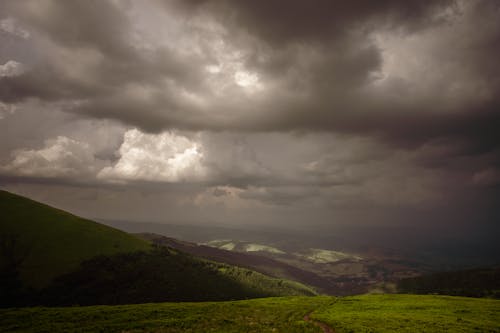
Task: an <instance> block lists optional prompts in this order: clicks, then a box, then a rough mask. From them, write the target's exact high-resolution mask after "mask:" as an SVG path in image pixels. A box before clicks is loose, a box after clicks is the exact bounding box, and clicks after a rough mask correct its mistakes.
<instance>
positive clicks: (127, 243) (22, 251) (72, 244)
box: [0, 191, 150, 288]
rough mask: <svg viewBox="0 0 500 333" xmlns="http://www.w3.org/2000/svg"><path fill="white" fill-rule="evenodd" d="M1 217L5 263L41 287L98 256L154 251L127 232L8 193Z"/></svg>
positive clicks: (0, 196) (1, 198)
mask: <svg viewBox="0 0 500 333" xmlns="http://www.w3.org/2000/svg"><path fill="white" fill-rule="evenodd" d="M0 215H1V219H0V246H1V250H0V254H1V256H0V264H1V265H2V267H3V269H4V270H5V269H6V268H5V267H6V266H9V265H10V266H12V265H18V266H19V267H18V270H19V272H20V275H21V280H22V281H23V282H24V283H25V284H27V285H29V286H32V287H35V288H41V287H44V286H46V285H47V284H48V283H49V282H50V280H51V279H52V278H54V277H55V276H58V275H60V274H62V273H66V272H69V271H71V270H73V269H75V268H76V267H78V265H79V263H80V262H81V261H82V260H85V259H89V258H92V257H94V256H96V255H101V254H114V253H122V252H131V251H137V250H147V249H149V248H150V244H149V243H148V242H146V241H144V240H142V239H139V238H137V237H135V236H132V235H130V234H127V233H125V232H123V231H120V230H117V229H114V228H111V227H108V226H104V225H102V224H99V223H96V222H93V221H89V220H86V219H83V218H80V217H77V216H75V215H72V214H69V213H67V212H64V211H62V210H59V209H56V208H53V207H50V206H47V205H44V204H41V203H39V202H36V201H33V200H30V199H27V198H25V197H22V196H18V195H15V194H12V193H9V192H6V191H0Z"/></svg>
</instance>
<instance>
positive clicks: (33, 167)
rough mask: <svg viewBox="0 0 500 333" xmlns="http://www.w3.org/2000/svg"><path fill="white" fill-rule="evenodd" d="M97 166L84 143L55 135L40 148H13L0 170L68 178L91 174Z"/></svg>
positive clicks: (15, 173)
mask: <svg viewBox="0 0 500 333" xmlns="http://www.w3.org/2000/svg"><path fill="white" fill-rule="evenodd" d="M97 167H98V161H97V160H96V159H95V157H94V155H93V152H92V149H91V147H90V146H89V145H88V144H86V143H83V142H79V141H75V140H73V139H70V138H67V137H64V136H59V137H57V138H55V139H50V140H47V141H46V142H45V145H44V147H43V148H41V149H38V150H23V149H20V150H17V151H14V153H13V160H12V161H11V162H10V163H9V164H7V165H5V166H3V167H2V170H3V171H4V172H7V173H8V174H13V175H20V176H30V177H62V178H69V177H89V176H92V175H93V174H94V173H95V171H96V168H97Z"/></svg>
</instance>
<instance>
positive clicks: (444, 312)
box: [0, 295, 500, 333]
mask: <svg viewBox="0 0 500 333" xmlns="http://www.w3.org/2000/svg"><path fill="white" fill-rule="evenodd" d="M310 312H312V315H311V317H312V318H313V319H315V320H319V321H322V322H324V323H326V324H328V325H329V326H331V327H332V328H333V329H335V332H336V333H342V332H500V301H499V300H493V299H478V298H464V297H452V296H433V295H426V296H423V295H422V296H417V295H363V296H354V297H345V298H334V297H330V296H316V297H279V298H261V299H253V300H244V301H230V302H203V303H156V304H153V303H150V304H138V305H118V306H88V307H66V308H41V307H37V308H20V309H5V310H0V332H35V331H36V332H68V331H69V332H164V333H172V332H219V333H229V332H283V333H294V332H306V333H307V332H316V333H319V332H320V330H319V328H317V327H316V326H314V325H312V324H311V323H306V322H305V321H304V320H303V318H304V316H305V315H306V314H308V313H310Z"/></svg>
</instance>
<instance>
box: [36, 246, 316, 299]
mask: <svg viewBox="0 0 500 333" xmlns="http://www.w3.org/2000/svg"><path fill="white" fill-rule="evenodd" d="M313 295H316V293H315V292H314V291H313V290H312V289H310V288H309V287H306V286H304V285H301V284H299V283H297V282H293V281H288V280H283V279H276V278H271V277H268V276H266V275H263V274H260V273H257V272H255V271H251V270H248V269H244V268H240V267H236V266H231V265H225V264H221V263H217V262H213V261H207V260H203V259H200V258H196V257H193V256H191V255H189V254H186V253H183V252H180V251H177V250H174V249H171V248H167V247H158V248H156V249H154V250H151V251H148V252H134V253H124V254H116V255H113V256H99V257H95V258H93V259H91V260H87V261H85V262H83V263H82V265H81V266H80V268H79V269H77V270H75V271H73V272H71V273H68V274H65V275H62V276H60V277H58V278H56V279H55V280H54V281H53V283H52V284H51V285H50V286H49V287H48V288H46V289H45V290H44V291H43V292H42V294H41V297H40V299H39V303H40V304H48V305H58V306H60V305H75V304H78V305H97V304H132V303H149V302H165V301H223V300H237V299H248V298H259V297H269V296H313Z"/></svg>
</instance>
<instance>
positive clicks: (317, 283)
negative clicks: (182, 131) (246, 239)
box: [138, 233, 338, 294]
mask: <svg viewBox="0 0 500 333" xmlns="http://www.w3.org/2000/svg"><path fill="white" fill-rule="evenodd" d="M138 236H139V237H142V238H144V239H146V240H148V241H151V242H152V243H154V244H158V245H165V246H168V247H171V248H174V249H177V250H179V251H182V252H185V253H190V254H192V255H194V256H197V257H202V258H205V259H208V260H213V261H217V262H222V263H226V264H229V265H235V266H238V267H244V268H248V269H251V270H254V271H257V272H260V273H262V274H265V275H269V276H272V277H276V278H281V279H287V280H293V281H298V282H300V283H304V284H306V285H309V286H312V287H314V288H315V289H316V290H318V291H320V292H321V293H326V294H334V293H335V291H338V284H337V283H335V282H333V281H330V280H329V279H327V278H324V277H322V276H319V275H318V274H315V273H313V272H310V271H307V270H303V269H300V268H298V267H294V266H292V265H288V264H286V263H283V262H281V261H278V260H275V259H272V258H269V257H266V256H261V255H256V254H250V253H242V252H235V251H228V250H224V249H218V248H215V247H210V246H206V245H198V244H196V243H191V242H186V241H180V240H177V239H174V238H169V237H165V236H161V235H156V234H150V233H149V234H148V233H143V234H138Z"/></svg>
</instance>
